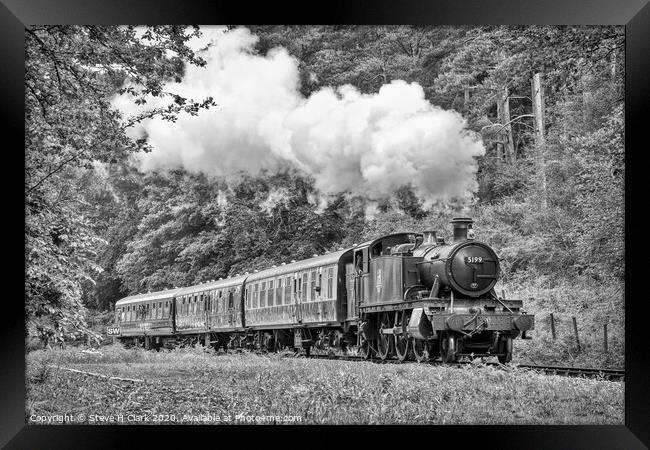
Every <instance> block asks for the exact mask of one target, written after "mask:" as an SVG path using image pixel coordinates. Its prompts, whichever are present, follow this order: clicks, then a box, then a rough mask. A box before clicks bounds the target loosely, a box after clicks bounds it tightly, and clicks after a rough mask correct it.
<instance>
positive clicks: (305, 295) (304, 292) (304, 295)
mask: <svg viewBox="0 0 650 450" xmlns="http://www.w3.org/2000/svg"><path fill="white" fill-rule="evenodd" d="M307 276H308V274H306V273H303V274H302V292H301V294H302V301H303V302H306V301H307V300H308V299H309V293H308V292H307Z"/></svg>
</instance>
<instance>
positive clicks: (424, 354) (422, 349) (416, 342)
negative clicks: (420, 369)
mask: <svg viewBox="0 0 650 450" xmlns="http://www.w3.org/2000/svg"><path fill="white" fill-rule="evenodd" d="M410 341H411V346H412V347H413V355H414V356H415V360H416V361H417V362H419V363H421V362H427V361H428V360H429V345H428V344H427V341H424V340H422V339H415V338H413V339H411V340H410Z"/></svg>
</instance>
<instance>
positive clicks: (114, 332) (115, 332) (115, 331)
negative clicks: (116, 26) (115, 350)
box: [106, 327, 120, 336]
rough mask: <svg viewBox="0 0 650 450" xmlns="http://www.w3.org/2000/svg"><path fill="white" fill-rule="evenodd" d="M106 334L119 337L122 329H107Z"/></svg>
mask: <svg viewBox="0 0 650 450" xmlns="http://www.w3.org/2000/svg"><path fill="white" fill-rule="evenodd" d="M106 334H107V335H109V336H119V335H120V327H106Z"/></svg>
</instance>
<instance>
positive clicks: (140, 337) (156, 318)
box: [109, 289, 180, 348]
mask: <svg viewBox="0 0 650 450" xmlns="http://www.w3.org/2000/svg"><path fill="white" fill-rule="evenodd" d="M179 290H180V289H168V290H165V291H160V292H149V293H146V294H137V295H132V296H130V297H126V298H123V299H122V300H119V301H117V302H116V303H115V325H116V326H115V327H111V328H110V329H109V331H110V332H111V335H113V336H116V337H118V338H119V339H120V340H121V341H122V342H125V343H129V344H141V343H142V344H144V346H145V348H150V347H152V346H153V347H156V346H160V345H162V343H163V341H164V338H165V337H170V336H172V335H173V333H174V296H175V294H176V293H177V292H178V291H179Z"/></svg>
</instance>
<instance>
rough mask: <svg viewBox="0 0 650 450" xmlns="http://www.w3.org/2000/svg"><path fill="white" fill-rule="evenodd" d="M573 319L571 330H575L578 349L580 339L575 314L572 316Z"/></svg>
mask: <svg viewBox="0 0 650 450" xmlns="http://www.w3.org/2000/svg"><path fill="white" fill-rule="evenodd" d="M572 319H573V331H574V332H575V335H576V344H577V345H578V351H580V339H579V338H578V322H577V321H576V318H575V316H574V317H572Z"/></svg>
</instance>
